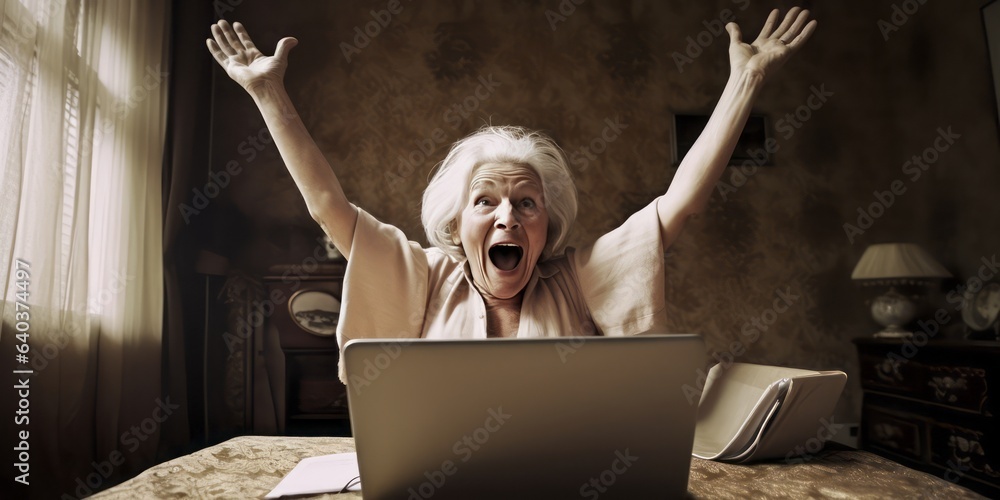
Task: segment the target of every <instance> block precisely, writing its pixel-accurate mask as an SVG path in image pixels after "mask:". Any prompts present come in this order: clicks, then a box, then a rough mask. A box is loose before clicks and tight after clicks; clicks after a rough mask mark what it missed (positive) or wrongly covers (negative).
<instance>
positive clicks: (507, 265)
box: [489, 243, 524, 271]
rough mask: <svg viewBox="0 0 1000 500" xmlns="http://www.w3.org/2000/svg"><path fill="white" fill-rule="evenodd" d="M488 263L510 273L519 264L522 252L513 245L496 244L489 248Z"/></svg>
mask: <svg viewBox="0 0 1000 500" xmlns="http://www.w3.org/2000/svg"><path fill="white" fill-rule="evenodd" d="M489 254H490V261H491V262H493V265H494V266H497V269H500V270H502V271H511V270H513V269H515V268H516V267H517V265H518V264H520V263H521V257H523V256H524V250H522V249H521V247H519V246H517V245H515V244H513V243H498V244H496V245H493V246H492V247H490V251H489Z"/></svg>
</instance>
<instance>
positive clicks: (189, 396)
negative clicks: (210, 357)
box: [160, 0, 215, 459]
mask: <svg viewBox="0 0 1000 500" xmlns="http://www.w3.org/2000/svg"><path fill="white" fill-rule="evenodd" d="M173 10H174V24H173V29H172V43H171V49H172V50H171V63H170V66H171V69H170V107H169V111H168V112H169V114H168V126H167V139H166V147H165V150H164V165H163V200H164V207H163V216H164V221H163V266H164V274H163V277H164V287H165V294H164V296H165V300H166V304H165V307H164V328H163V335H164V339H163V378H162V380H163V384H164V387H163V393H164V394H170V395H171V396H173V397H175V398H176V399H179V400H180V401H182V404H181V408H180V411H181V412H183V414H182V415H181V418H171V419H170V420H168V421H167V422H165V425H164V427H163V430H162V433H161V445H160V454H161V458H163V459H167V458H171V457H174V456H177V455H180V454H183V453H188V452H190V451H193V450H195V449H199V448H201V447H202V446H204V444H205V435H204V432H203V429H204V403H203V401H204V393H203V390H202V388H203V382H204V374H203V372H202V366H203V365H202V362H201V360H202V359H203V356H204V352H203V348H202V345H203V340H204V339H203V335H204V328H203V318H204V314H205V311H204V303H205V295H204V288H205V285H204V283H205V282H204V278H203V277H202V276H201V275H198V274H197V273H196V272H195V269H194V266H195V260H196V255H197V253H198V247H199V244H198V240H199V238H198V236H197V228H196V227H193V226H192V225H191V224H189V222H190V221H189V220H185V217H184V214H183V213H182V211H181V206H182V205H183V204H188V205H190V203H191V193H192V191H193V189H194V188H195V187H196V186H200V185H203V184H204V182H205V179H206V176H207V173H208V167H209V151H210V150H209V144H210V131H211V109H212V108H211V99H212V66H211V65H212V64H214V62H213V61H212V60H211V56H210V55H209V53H208V50H207V49H206V47H205V39H206V38H207V37H208V36H209V34H210V32H209V26H210V25H211V23H212V22H214V18H215V14H214V10H213V2H210V1H204V0H200V1H197V0H175V1H174V3H173Z"/></svg>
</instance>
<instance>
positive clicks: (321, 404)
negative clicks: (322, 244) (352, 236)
mask: <svg viewBox="0 0 1000 500" xmlns="http://www.w3.org/2000/svg"><path fill="white" fill-rule="evenodd" d="M307 271H309V272H307ZM343 277H344V265H342V264H324V265H322V266H317V267H316V268H315V269H312V270H307V269H301V268H293V267H291V266H276V267H274V268H272V269H271V270H270V273H269V275H267V276H265V277H264V278H263V284H264V293H265V297H266V300H267V301H268V302H269V303H270V304H273V306H274V308H273V311H271V312H270V314H268V315H267V319H266V321H265V322H264V325H263V328H264V331H263V336H262V337H263V338H262V341H263V344H264V345H263V347H262V350H263V356H262V357H263V365H264V366H258V367H256V368H255V371H257V372H260V370H262V369H263V370H266V376H267V377H268V378H269V383H268V385H269V387H270V391H269V392H270V393H271V394H270V396H271V397H270V398H269V399H270V401H264V402H263V403H264V404H265V405H267V404H270V405H273V411H274V416H275V420H276V432H277V433H278V434H283V435H295V436H313V435H325V436H349V435H350V415H349V413H348V406H347V388H346V387H345V386H344V384H343V383H341V382H340V379H338V378H337V363H338V362H339V360H340V349H339V347H338V345H337V337H336V325H337V321H338V320H339V301H340V300H341V297H342V290H343ZM264 312H265V313H266V312H267V311H266V309H265V311H264ZM258 376H259V374H258ZM260 404H261V402H258V408H261V407H260V406H259V405H260ZM267 410H269V408H266V407H265V408H264V411H267Z"/></svg>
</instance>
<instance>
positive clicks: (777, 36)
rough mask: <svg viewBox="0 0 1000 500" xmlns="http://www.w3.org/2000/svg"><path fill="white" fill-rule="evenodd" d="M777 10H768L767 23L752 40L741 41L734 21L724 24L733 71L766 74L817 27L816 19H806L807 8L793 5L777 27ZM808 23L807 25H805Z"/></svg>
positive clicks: (776, 66) (786, 57)
mask: <svg viewBox="0 0 1000 500" xmlns="http://www.w3.org/2000/svg"><path fill="white" fill-rule="evenodd" d="M777 21H778V9H774V10H772V11H771V15H769V16H767V22H765V23H764V27H763V28H762V29H761V30H760V34H759V35H757V39H756V40H754V41H753V43H746V42H743V41H742V39H741V38H742V34H741V33H740V27H739V26H737V25H736V23H729V24H727V25H726V30H727V31H729V64H730V68H731V69H732V72H733V73H741V72H744V71H751V72H755V73H758V74H759V75H760V76H761V77H767V76H768V75H769V74H771V73H773V72H774V71H775V70H777V69H778V68H780V67H781V65H782V64H784V63H785V61H786V60H787V59H788V58H789V56H791V55H792V54H793V53H794V52H795V51H797V50H798V49H799V48H800V47H802V45H803V44H805V43H806V40H808V39H809V37H810V36H811V35H812V33H813V31H814V30H815V29H816V20H815V19H814V20H812V21H809V11H808V10H802V9H800V8H798V7H793V8H792V9H791V10H789V11H788V14H786V15H785V19H784V20H783V21H781V25H780V26H778V27H777V28H775V27H774V25H775V24H776V23H777ZM807 22H808V24H807Z"/></svg>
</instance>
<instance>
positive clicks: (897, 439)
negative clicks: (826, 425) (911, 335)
mask: <svg viewBox="0 0 1000 500" xmlns="http://www.w3.org/2000/svg"><path fill="white" fill-rule="evenodd" d="M854 343H855V345H856V346H857V349H858V359H859V362H860V367H861V386H862V389H863V390H864V403H863V405H862V411H861V447H862V448H863V449H865V450H868V451H872V452H874V453H878V454H880V455H883V456H885V457H887V458H891V459H893V460H896V461H898V462H900V463H902V464H904V465H908V466H910V467H913V468H916V469H920V470H924V471H926V472H929V473H931V474H934V475H937V476H939V477H942V478H944V479H946V480H948V481H952V482H955V483H957V484H959V485H961V486H965V487H967V488H970V489H973V490H976V491H979V492H980V493H983V494H985V495H987V496H991V497H994V498H997V497H1000V420H998V419H997V415H998V412H1000V403H998V400H1000V392H998V391H1000V385H998V384H1000V343H997V342H973V341H938V342H926V343H924V345H922V346H917V345H916V344H914V343H913V342H912V341H910V340H882V339H872V338H864V339H856V340H855V341H854Z"/></svg>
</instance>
